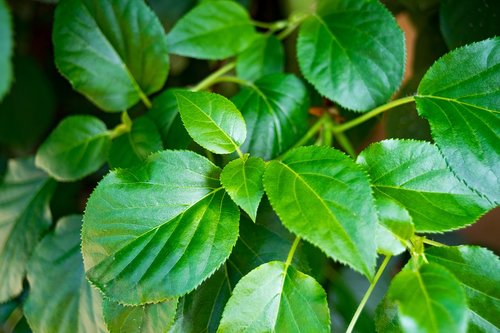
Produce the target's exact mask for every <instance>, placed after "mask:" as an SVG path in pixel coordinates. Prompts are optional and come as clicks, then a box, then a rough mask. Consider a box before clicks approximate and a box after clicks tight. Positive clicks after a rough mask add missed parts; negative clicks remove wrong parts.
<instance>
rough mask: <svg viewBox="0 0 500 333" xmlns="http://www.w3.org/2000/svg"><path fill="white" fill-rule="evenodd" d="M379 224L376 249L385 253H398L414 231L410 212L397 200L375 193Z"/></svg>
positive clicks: (404, 247) (402, 250)
mask: <svg viewBox="0 0 500 333" xmlns="http://www.w3.org/2000/svg"><path fill="white" fill-rule="evenodd" d="M375 204H376V206H377V211H378V217H379V220H378V221H379V226H378V229H377V234H376V239H377V250H378V251H379V252H380V253H382V254H385V255H398V254H400V253H402V252H404V251H405V249H406V244H407V243H408V240H409V239H410V237H411V236H413V234H414V232H415V228H414V226H413V222H412V219H411V216H410V213H409V212H408V211H407V210H406V209H405V208H404V207H403V206H402V205H401V204H399V203H398V202H396V201H394V200H393V199H391V198H390V197H387V196H385V195H382V194H381V195H376V196H375Z"/></svg>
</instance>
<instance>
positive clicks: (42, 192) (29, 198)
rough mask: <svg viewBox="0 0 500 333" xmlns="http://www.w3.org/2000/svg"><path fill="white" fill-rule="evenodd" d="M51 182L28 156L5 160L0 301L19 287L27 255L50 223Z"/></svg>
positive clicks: (0, 222) (1, 184)
mask: <svg viewBox="0 0 500 333" xmlns="http://www.w3.org/2000/svg"><path fill="white" fill-rule="evenodd" d="M55 185H56V184H55V182H53V181H52V180H50V179H49V178H48V177H47V175H46V174H45V173H44V172H42V171H41V170H39V169H37V168H35V165H34V163H33V160H32V159H17V160H9V164H8V168H7V174H6V175H5V178H4V179H3V181H2V182H0V281H2V283H0V303H3V302H5V301H7V300H9V299H11V298H13V297H15V296H17V295H19V294H20V293H21V291H22V290H23V279H24V275H25V273H26V265H27V263H28V260H29V257H30V256H31V254H32V253H33V250H34V249H35V246H36V245H37V243H38V241H39V240H40V238H42V235H43V233H44V232H45V231H46V230H47V229H48V228H49V227H50V224H51V215H50V210H49V201H50V197H51V196H52V193H53V191H54V189H55Z"/></svg>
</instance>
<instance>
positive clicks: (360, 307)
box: [346, 256, 391, 333]
mask: <svg viewBox="0 0 500 333" xmlns="http://www.w3.org/2000/svg"><path fill="white" fill-rule="evenodd" d="M389 260H391V256H386V257H385V259H384V261H383V262H382V264H381V265H380V267H379V269H378V271H377V274H375V277H374V278H373V281H372V283H370V287H368V290H367V291H366V293H365V295H364V296H363V299H362V300H361V303H359V305H358V308H357V309H356V312H355V313H354V316H353V317H352V319H351V322H350V323H349V327H347V331H346V333H352V330H353V329H354V326H355V325H356V322H357V321H358V319H359V316H360V315H361V311H363V308H364V307H365V305H366V302H367V301H368V299H369V298H370V295H371V294H372V292H373V289H375V285H376V284H377V282H378V280H379V279H380V277H381V276H382V273H383V272H384V270H385V268H386V267H387V264H388V263H389Z"/></svg>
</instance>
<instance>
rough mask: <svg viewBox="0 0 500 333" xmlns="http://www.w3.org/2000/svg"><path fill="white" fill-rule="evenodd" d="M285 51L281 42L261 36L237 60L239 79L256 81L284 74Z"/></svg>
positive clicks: (274, 38) (272, 37)
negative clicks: (271, 75)
mask: <svg viewBox="0 0 500 333" xmlns="http://www.w3.org/2000/svg"><path fill="white" fill-rule="evenodd" d="M284 53H285V51H284V50H283V45H281V42H280V41H279V40H278V39H277V38H276V37H274V36H273V35H270V36H259V38H257V39H255V41H254V42H253V43H252V44H251V45H250V46H249V47H248V48H247V49H246V50H245V51H243V52H242V53H241V54H240V55H239V56H238V59H237V60H236V73H237V75H238V77H240V78H242V79H244V80H248V81H252V82H253V81H255V80H258V79H260V78H261V77H263V76H265V75H268V74H274V73H281V72H283V68H284V62H285V54H284Z"/></svg>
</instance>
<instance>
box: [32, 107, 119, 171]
mask: <svg viewBox="0 0 500 333" xmlns="http://www.w3.org/2000/svg"><path fill="white" fill-rule="evenodd" d="M110 147H111V138H110V136H109V133H108V129H107V128H106V124H104V123H103V122H102V121H101V120H100V119H98V118H96V117H93V116H88V115H81V116H71V117H67V118H65V119H64V120H63V121H62V122H61V123H60V124H59V125H58V126H57V127H56V128H55V129H54V131H52V133H51V134H50V135H49V137H48V138H47V139H46V140H45V141H44V142H43V144H42V145H41V146H40V148H39V149H38V152H37V154H36V159H35V163H36V165H37V166H38V167H40V168H42V169H43V170H45V171H46V172H47V173H48V174H49V175H51V176H52V177H53V178H55V179H57V180H59V181H74V180H78V179H80V178H83V177H85V176H87V175H89V174H91V173H93V172H95V171H97V170H98V169H99V168H100V167H101V166H102V165H103V164H104V163H105V162H106V159H107V158H108V153H109V149H110Z"/></svg>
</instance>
